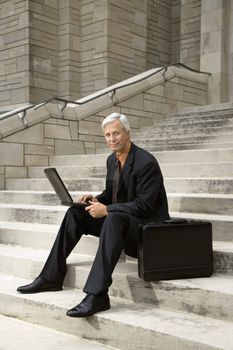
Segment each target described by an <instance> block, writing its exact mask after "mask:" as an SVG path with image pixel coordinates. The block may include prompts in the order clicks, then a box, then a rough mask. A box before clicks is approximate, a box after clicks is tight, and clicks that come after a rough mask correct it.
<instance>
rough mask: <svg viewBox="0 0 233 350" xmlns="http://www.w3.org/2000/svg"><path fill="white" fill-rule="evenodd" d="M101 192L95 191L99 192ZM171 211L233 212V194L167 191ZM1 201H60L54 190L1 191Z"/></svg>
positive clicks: (24, 202)
mask: <svg viewBox="0 0 233 350" xmlns="http://www.w3.org/2000/svg"><path fill="white" fill-rule="evenodd" d="M97 193H99V192H93V194H97ZM70 194H71V195H72V197H73V198H75V197H77V198H79V197H80V196H81V194H83V192H70ZM167 196H168V203H169V208H170V210H171V211H179V212H181V213H182V212H190V213H205V214H211V213H212V214H225V215H232V214H233V194H208V193H205V194H200V193H167ZM0 203H1V204H2V206H3V204H4V203H5V204H34V203H36V204H37V205H40V206H41V205H47V206H49V205H50V206H57V205H60V201H59V199H58V197H57V195H56V194H55V193H54V192H45V191H42V192H41V191H0Z"/></svg>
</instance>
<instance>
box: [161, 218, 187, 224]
mask: <svg viewBox="0 0 233 350" xmlns="http://www.w3.org/2000/svg"><path fill="white" fill-rule="evenodd" d="M187 222H188V221H187V220H186V219H182V218H171V219H168V220H163V223H164V224H168V225H173V224H186V223H187Z"/></svg>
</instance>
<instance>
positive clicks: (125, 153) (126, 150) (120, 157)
mask: <svg viewBox="0 0 233 350" xmlns="http://www.w3.org/2000/svg"><path fill="white" fill-rule="evenodd" d="M130 147H131V141H129V142H128V143H127V144H126V145H125V147H124V149H122V150H121V151H120V152H116V156H117V158H118V160H119V161H120V163H121V165H122V166H123V165H124V163H125V160H126V158H127V156H128V153H129V150H130Z"/></svg>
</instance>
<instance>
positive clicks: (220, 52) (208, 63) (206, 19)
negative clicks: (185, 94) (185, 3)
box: [200, 0, 232, 104]
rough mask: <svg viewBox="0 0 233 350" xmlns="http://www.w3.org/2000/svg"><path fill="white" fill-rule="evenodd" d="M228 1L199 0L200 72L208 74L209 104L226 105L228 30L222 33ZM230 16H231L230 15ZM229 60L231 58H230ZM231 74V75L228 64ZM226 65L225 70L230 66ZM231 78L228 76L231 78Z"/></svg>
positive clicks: (224, 26)
mask: <svg viewBox="0 0 233 350" xmlns="http://www.w3.org/2000/svg"><path fill="white" fill-rule="evenodd" d="M229 4H230V1H229V2H228V1H226V0H218V1H213V0H202V4H201V65H200V66H201V70H202V71H207V72H210V73H212V75H211V76H210V79H209V97H208V100H209V103H210V104H212V103H221V102H226V101H227V81H228V79H227V78H228V77H227V75H228V69H229V68H228V64H227V61H228V60H227V58H228V57H227V51H229V50H231V52H232V45H231V48H228V46H229V44H230V43H229V42H228V39H229V36H231V38H232V34H231V33H232V30H231V33H230V31H229V32H227V31H226V27H227V26H228V24H229V20H228V18H229V15H228V14H227V11H228V10H227V8H228V7H229V6H230V5H229ZM231 13H232V12H231ZM231 57H232V56H231ZM230 65H231V72H232V64H230ZM230 65H229V66H230ZM231 77H232V75H231Z"/></svg>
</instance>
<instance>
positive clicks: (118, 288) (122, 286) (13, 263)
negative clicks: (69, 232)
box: [0, 242, 233, 322]
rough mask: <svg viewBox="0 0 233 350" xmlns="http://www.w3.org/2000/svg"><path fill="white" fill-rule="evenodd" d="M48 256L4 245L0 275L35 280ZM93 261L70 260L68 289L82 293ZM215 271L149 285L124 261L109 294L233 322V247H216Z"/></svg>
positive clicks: (0, 248) (133, 265)
mask: <svg viewBox="0 0 233 350" xmlns="http://www.w3.org/2000/svg"><path fill="white" fill-rule="evenodd" d="M47 255H48V250H42V249H38V248H26V247H19V246H6V245H5V246H3V245H0V261H1V269H0V274H1V273H4V274H6V275H11V276H14V277H20V278H26V279H29V280H32V279H34V278H35V276H37V275H38V274H39V272H40V271H41V268H42V266H43V264H44V261H45V260H46V258H47ZM92 261H93V257H92V256H88V255H82V254H75V253H73V252H72V254H71V255H70V256H69V258H68V260H67V275H66V279H65V281H64V286H65V287H66V288H70V289H71V288H76V289H80V290H81V289H82V288H83V286H84V284H85V281H86V279H87V276H88V274H89V271H90V268H91V264H92ZM214 269H215V273H214V274H213V275H212V276H211V277H208V278H192V279H181V280H170V281H157V282H145V281H143V280H141V279H139V277H138V273H137V263H136V262H135V261H126V262H125V261H120V262H118V264H117V266H116V268H115V270H114V275H113V284H112V286H111V287H110V290H109V294H110V296H113V297H118V298H121V299H122V300H123V301H124V300H125V301H131V302H135V303H144V304H149V305H153V306H159V307H165V308H169V309H172V310H175V311H186V312H187V311H189V312H192V313H195V314H197V315H201V316H208V317H213V318H216V319H221V320H225V321H231V322H232V321H233V316H232V315H233V313H232V311H233V302H232V301H233V288H232V287H233V276H232V272H233V244H232V243H231V244H229V243H227V244H226V243H225V244H224V243H223V242H221V243H219V244H218V245H216V248H215V247H214ZM190 292H192V296H190ZM207 295H208V298H206V296H207ZM223 296H224V297H223Z"/></svg>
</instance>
